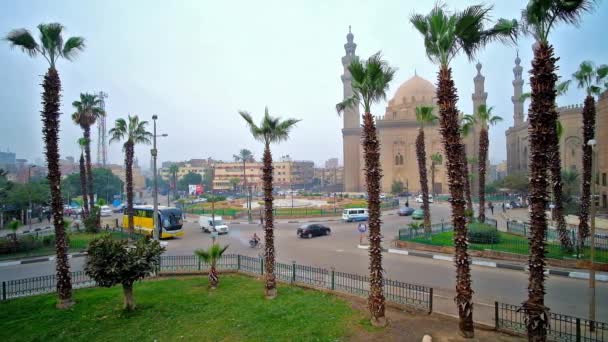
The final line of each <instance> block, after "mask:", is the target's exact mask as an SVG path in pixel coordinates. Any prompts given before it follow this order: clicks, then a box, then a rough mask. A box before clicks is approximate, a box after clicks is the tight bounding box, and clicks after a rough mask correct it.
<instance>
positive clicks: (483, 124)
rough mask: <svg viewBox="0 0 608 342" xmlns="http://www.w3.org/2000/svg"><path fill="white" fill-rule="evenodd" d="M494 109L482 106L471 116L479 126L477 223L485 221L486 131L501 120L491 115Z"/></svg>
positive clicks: (487, 145) (487, 146) (487, 144)
mask: <svg viewBox="0 0 608 342" xmlns="http://www.w3.org/2000/svg"><path fill="white" fill-rule="evenodd" d="M493 110H494V107H488V106H486V105H485V104H482V105H480V106H479V108H477V112H476V113H475V115H474V116H473V122H474V123H477V124H479V127H480V131H479V157H478V163H477V166H478V172H479V222H482V223H483V222H485V221H486V209H485V206H486V167H487V165H488V149H489V147H490V138H489V137H488V129H489V127H490V126H494V125H496V124H497V123H499V122H500V121H502V118H501V117H500V116H495V115H493V113H492V111H493Z"/></svg>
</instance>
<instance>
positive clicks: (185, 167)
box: [159, 162, 209, 180]
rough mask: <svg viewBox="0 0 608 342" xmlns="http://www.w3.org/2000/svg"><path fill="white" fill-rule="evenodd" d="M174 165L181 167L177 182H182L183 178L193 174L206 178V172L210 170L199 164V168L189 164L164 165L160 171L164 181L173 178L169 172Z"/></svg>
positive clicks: (169, 163) (206, 166)
mask: <svg viewBox="0 0 608 342" xmlns="http://www.w3.org/2000/svg"><path fill="white" fill-rule="evenodd" d="M165 165H166V166H165ZM172 165H177V166H178V167H179V169H178V171H177V180H180V179H181V178H182V177H184V176H185V175H187V174H189V173H191V172H192V173H196V174H199V175H201V177H204V176H205V172H206V170H207V169H208V168H209V166H208V165H203V164H197V165H199V166H194V165H192V164H190V163H189V162H178V163H171V162H168V163H163V167H162V168H161V169H160V171H159V172H160V176H161V177H162V178H163V179H165V180H169V179H170V178H171V177H172V175H171V173H170V172H169V168H170V167H171V166H172Z"/></svg>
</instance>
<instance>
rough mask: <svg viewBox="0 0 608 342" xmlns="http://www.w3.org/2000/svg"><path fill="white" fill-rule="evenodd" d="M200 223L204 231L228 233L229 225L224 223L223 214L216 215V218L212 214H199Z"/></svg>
mask: <svg viewBox="0 0 608 342" xmlns="http://www.w3.org/2000/svg"><path fill="white" fill-rule="evenodd" d="M198 225H199V226H200V227H201V230H202V231H203V232H207V233H211V232H217V233H218V234H228V226H227V225H225V224H224V221H223V220H222V217H221V216H215V220H213V218H212V217H211V216H199V218H198Z"/></svg>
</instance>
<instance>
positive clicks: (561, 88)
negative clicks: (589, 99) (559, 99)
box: [555, 80, 572, 96]
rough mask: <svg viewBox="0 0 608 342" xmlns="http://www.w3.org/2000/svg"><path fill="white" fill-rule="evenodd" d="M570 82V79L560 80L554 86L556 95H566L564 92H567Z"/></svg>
mask: <svg viewBox="0 0 608 342" xmlns="http://www.w3.org/2000/svg"><path fill="white" fill-rule="evenodd" d="M570 82H572V80H566V81H564V82H560V83H558V84H557V85H556V86H555V92H556V95H557V96H563V95H566V93H567V92H568V88H570Z"/></svg>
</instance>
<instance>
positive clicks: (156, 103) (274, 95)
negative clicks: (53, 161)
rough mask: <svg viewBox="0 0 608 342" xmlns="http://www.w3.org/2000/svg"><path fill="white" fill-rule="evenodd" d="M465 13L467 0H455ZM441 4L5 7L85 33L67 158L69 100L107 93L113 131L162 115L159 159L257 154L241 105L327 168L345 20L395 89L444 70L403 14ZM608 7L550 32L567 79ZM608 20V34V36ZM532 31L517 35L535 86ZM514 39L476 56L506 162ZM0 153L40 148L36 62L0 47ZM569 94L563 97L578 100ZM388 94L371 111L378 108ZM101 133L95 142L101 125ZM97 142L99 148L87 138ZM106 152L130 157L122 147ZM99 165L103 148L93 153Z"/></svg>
mask: <svg viewBox="0 0 608 342" xmlns="http://www.w3.org/2000/svg"><path fill="white" fill-rule="evenodd" d="M447 2H448V4H449V6H450V7H451V8H462V7H463V6H465V5H470V4H474V3H477V2H473V1H464V0H459V1H454V0H449V1H447ZM526 3H527V2H526V1H496V3H495V5H494V11H493V16H494V17H495V18H496V17H506V18H518V17H519V13H520V9H521V8H523V7H524V6H525V4H526ZM433 4H434V1H433V0H419V1H403V0H390V1H389V0H383V1H377V0H376V1H373V0H370V1H356V0H350V1H310V0H308V1H304V0H302V1H285V0H283V1H203V0H200V1H151V0H145V1H144V0H141V1H135V0H129V1H124V0H123V1H77V0H74V1H72V0H69V1H68V0H57V1H44V0H42V1H29V0H22V1H17V0H4V1H2V2H1V3H0V33H1V34H2V35H5V34H6V33H8V32H9V31H10V30H11V29H14V28H21V27H25V28H28V29H30V30H31V31H32V32H35V30H36V25H37V24H39V23H41V22H61V23H62V24H64V25H65V26H66V28H67V32H66V33H67V35H79V36H83V37H85V38H86V43H87V49H86V50H85V51H84V52H83V53H82V54H81V55H80V56H79V58H77V59H76V60H75V61H74V62H73V63H70V62H67V61H60V62H59V64H58V69H59V73H60V76H61V80H62V85H63V98H62V100H63V101H62V112H63V115H62V125H61V130H62V131H61V145H60V147H61V155H62V157H64V156H76V155H77V154H78V153H79V148H78V146H77V144H76V140H77V138H78V137H80V135H81V130H80V129H79V128H78V127H77V126H76V125H74V124H73V123H72V122H71V120H70V115H71V113H72V112H73V109H72V107H71V102H72V101H73V100H76V99H77V98H78V94H79V93H80V92H87V91H88V92H98V91H99V90H103V91H105V92H107V93H108V94H109V98H108V99H107V106H106V108H107V112H108V126H110V127H111V126H113V122H114V120H115V119H116V118H118V117H126V115H127V114H137V115H139V116H140V117H141V118H143V119H148V120H151V117H152V114H155V113H156V114H158V116H159V121H158V124H159V132H160V133H167V134H169V137H167V138H164V139H162V140H160V141H159V159H160V161H165V160H175V161H177V160H185V159H189V158H206V157H213V158H217V159H224V160H229V159H231V158H232V155H233V154H235V153H237V151H238V150H239V149H241V148H248V149H251V150H252V151H253V152H254V154H255V155H256V156H258V157H259V156H261V151H262V146H261V144H260V143H258V142H256V141H254V140H253V138H252V137H251V136H250V134H249V131H248V130H247V128H246V126H245V124H244V122H243V120H242V119H241V118H240V116H238V114H237V111H238V110H248V111H250V112H251V113H252V114H253V116H254V118H255V119H256V120H259V119H260V118H261V115H262V113H263V110H264V106H265V105H268V106H269V108H270V113H271V114H272V115H279V116H282V117H295V118H300V119H302V120H303V121H302V122H301V123H299V125H298V126H297V127H296V128H295V129H294V130H293V133H292V134H291V138H290V140H289V141H287V142H284V143H281V144H280V145H276V146H273V151H274V155H275V156H276V157H279V156H281V155H284V154H290V155H291V156H292V157H293V158H295V159H301V160H314V161H315V163H321V162H323V161H324V160H326V159H327V158H330V157H336V156H338V157H340V159H342V137H341V132H340V129H341V125H342V120H341V118H339V117H338V116H337V115H336V113H335V110H334V106H335V104H336V103H337V102H338V101H340V100H341V98H342V85H341V81H340V75H341V73H342V65H341V62H340V58H341V56H343V55H344V47H343V45H344V43H345V42H346V37H345V36H346V34H347V33H348V26H349V25H352V30H353V33H354V35H355V42H356V43H357V45H358V47H357V54H358V55H359V56H362V57H367V56H369V55H370V54H372V53H375V52H376V51H378V50H382V51H383V54H384V56H385V58H386V59H387V60H388V61H389V63H390V64H392V65H393V66H395V67H397V68H399V71H398V72H397V74H396V77H395V80H394V81H393V83H392V84H391V88H390V91H389V98H392V96H393V95H394V92H395V90H396V89H397V87H398V86H399V85H400V84H401V83H402V82H404V81H405V80H407V79H408V78H410V77H411V76H412V75H413V73H414V70H416V71H417V73H418V75H420V76H422V77H424V78H426V79H428V80H430V81H432V82H433V83H435V82H434V80H435V76H436V70H437V67H436V66H435V65H433V64H431V63H430V62H429V61H428V59H427V58H426V56H425V53H424V50H423V44H422V39H421V37H420V35H419V34H418V33H417V32H415V31H414V29H413V27H412V25H411V24H410V23H409V21H408V17H409V15H410V14H411V13H413V12H422V13H428V11H429V10H430V9H431V8H432V6H433ZM607 21H608V5H607V4H606V3H602V4H600V6H599V8H598V9H597V10H596V12H595V13H593V14H591V15H586V16H585V17H584V22H583V24H582V25H581V27H580V28H575V27H565V26H563V25H562V26H560V27H559V28H558V29H557V30H555V31H554V33H553V35H552V36H551V41H552V42H553V44H554V45H555V49H556V52H557V55H558V56H561V58H562V59H561V60H560V61H559V66H560V70H559V72H560V74H561V75H563V76H566V77H569V76H570V75H571V74H572V72H574V71H575V70H576V68H577V65H578V64H579V63H580V61H582V60H587V59H589V60H593V61H595V62H597V63H606V62H608V58H607V57H608V45H607V44H605V43H602V42H603V41H605V39H603V38H602V37H603V35H605V28H606V22H607ZM602 28H604V32H602ZM530 46H531V40H530V38H524V39H521V40H520V41H519V42H518V48H519V49H520V52H519V53H520V56H521V58H522V65H523V67H524V72H525V74H524V78H525V79H526V86H525V87H526V88H527V78H528V76H527V70H529V69H530V58H531V48H530ZM515 51H516V47H504V46H500V45H498V44H492V45H490V46H489V47H488V48H486V50H485V51H483V52H481V53H480V54H479V56H478V59H479V61H481V63H482V64H483V69H482V73H483V74H484V75H485V76H486V91H487V92H488V105H491V106H495V108H496V109H495V112H496V113H497V114H499V115H501V116H503V118H504V119H505V121H504V122H503V123H501V124H499V125H498V126H496V127H494V128H492V130H491V132H490V138H491V143H490V159H491V160H492V161H493V162H497V161H500V160H503V159H505V158H506V147H505V135H504V131H505V130H506V129H507V128H508V127H510V126H511V125H512V122H513V110H512V108H513V106H512V103H511V95H512V93H513V88H512V85H511V81H512V80H513V72H512V68H513V64H514V62H513V60H514V58H515ZM0 61H2V67H1V68H0V79H2V81H3V85H4V86H2V87H0V150H2V151H5V150H6V149H7V148H8V149H10V150H11V151H14V152H16V153H17V156H18V158H28V159H31V160H33V159H34V158H40V157H42V152H43V151H42V138H41V122H40V116H39V111H40V107H41V105H40V101H41V99H40V93H41V91H42V90H41V87H40V83H41V79H42V77H41V75H43V74H44V73H45V71H46V69H47V65H46V62H45V61H44V60H43V59H42V58H40V57H39V58H36V59H32V58H29V57H27V55H25V54H23V53H21V52H20V51H19V50H16V49H15V50H11V49H9V47H8V44H7V43H6V42H0ZM474 64H475V63H471V62H469V61H467V60H466V59H465V58H464V57H460V58H457V59H456V60H455V61H454V62H453V69H454V77H455V81H456V86H457V88H458V94H459V96H460V98H461V100H460V102H459V108H460V109H461V110H463V111H464V112H467V113H468V112H472V110H473V108H472V100H471V93H472V92H473V80H472V79H473V77H474V76H475V73H476V71H475V67H474ZM582 97H583V93H582V92H581V91H579V90H576V89H575V90H571V91H570V92H569V93H568V95H567V96H564V97H563V98H560V99H559V100H558V103H559V104H560V105H564V104H573V103H580V102H582ZM385 106H386V103H381V104H378V105H377V106H375V107H374V114H375V115H382V114H384V108H385ZM93 131H94V136H93V139H94V141H96V129H94V130H93ZM149 149H150V147H141V146H140V147H138V148H137V149H136V154H137V156H138V158H139V160H140V164H141V165H142V166H144V167H147V166H148V165H149V158H150V152H149ZM93 151H96V146H95V145H94V146H93ZM109 159H110V161H111V162H113V163H122V160H123V156H122V153H121V149H120V146H118V145H116V144H115V145H111V146H110V149H109ZM93 160H94V161H95V154H94V157H93Z"/></svg>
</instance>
